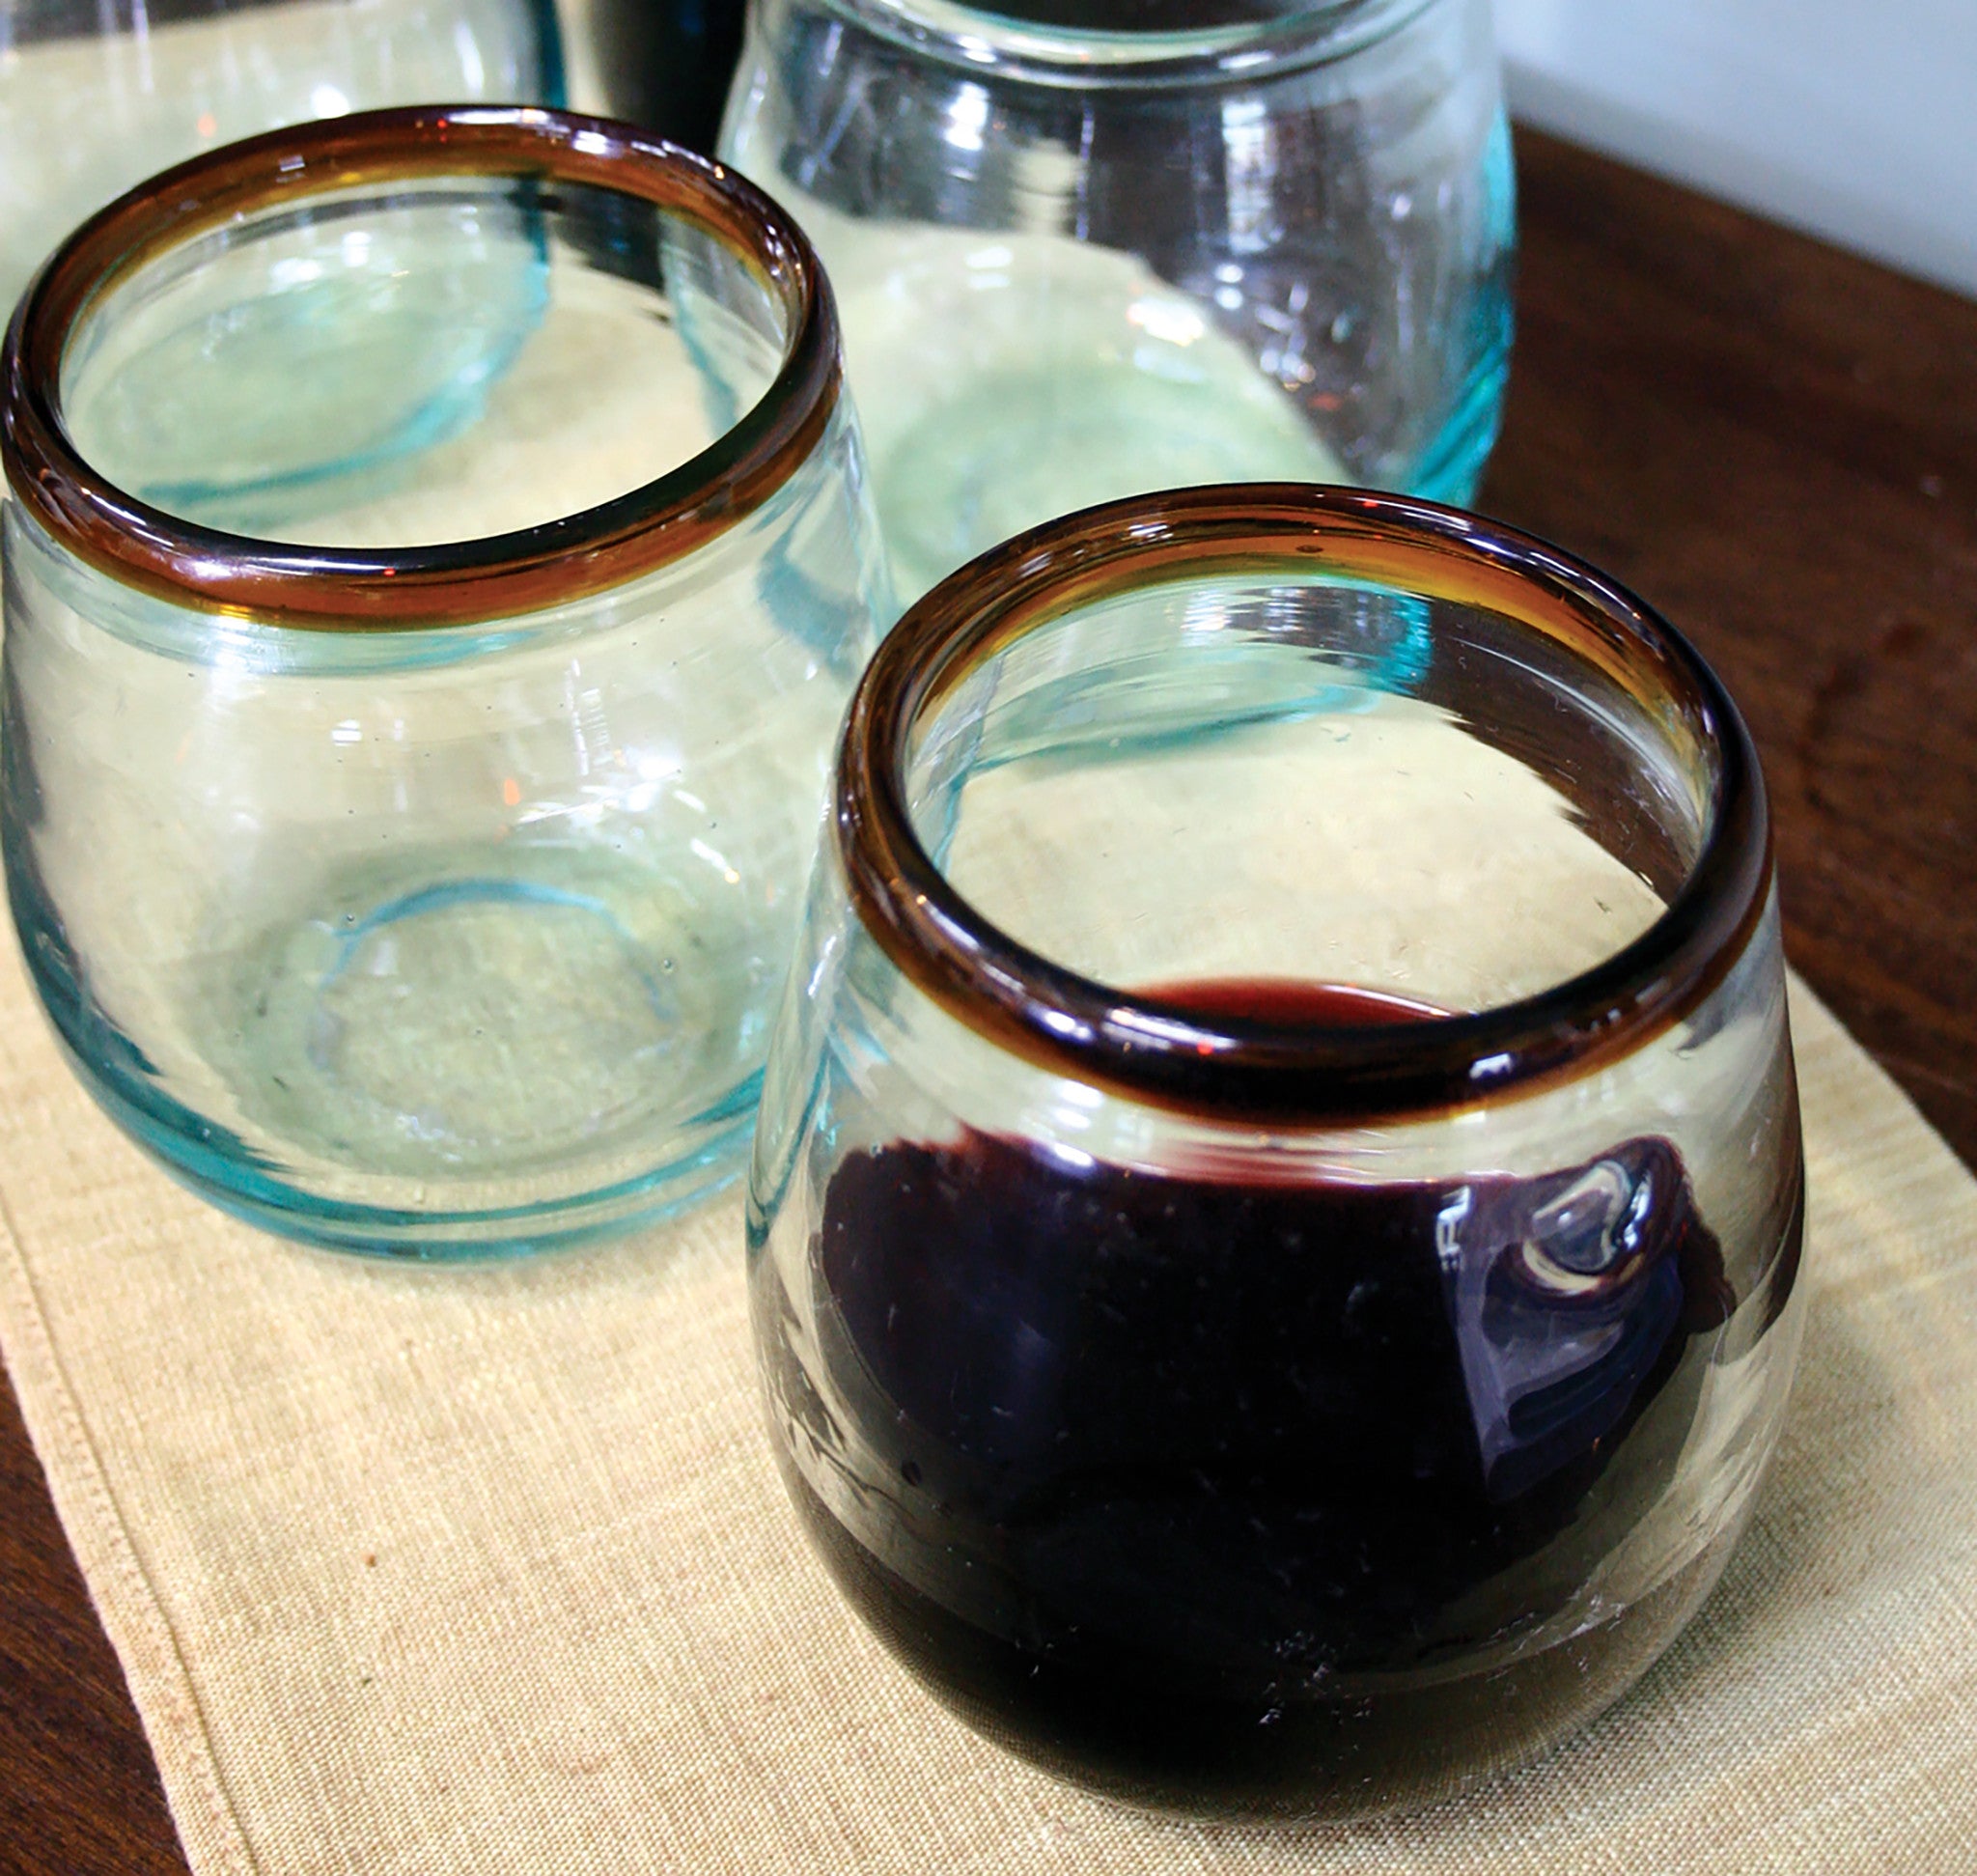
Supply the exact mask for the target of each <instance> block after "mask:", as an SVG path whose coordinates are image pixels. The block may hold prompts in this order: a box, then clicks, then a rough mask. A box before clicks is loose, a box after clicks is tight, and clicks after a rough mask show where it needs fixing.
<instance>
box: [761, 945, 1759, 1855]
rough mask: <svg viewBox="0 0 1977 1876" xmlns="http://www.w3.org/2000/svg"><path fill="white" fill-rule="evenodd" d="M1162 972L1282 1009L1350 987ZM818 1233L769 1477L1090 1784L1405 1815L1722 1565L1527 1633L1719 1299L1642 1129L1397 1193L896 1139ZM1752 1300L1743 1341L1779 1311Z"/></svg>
mask: <svg viewBox="0 0 1977 1876" xmlns="http://www.w3.org/2000/svg"><path fill="white" fill-rule="evenodd" d="M1156 994H1161V995H1163V996H1165V997H1167V998H1168V999H1170V1000H1183V998H1184V999H1185V1000H1186V1001H1187V1002H1188V1003H1189V1004H1190V1005H1191V1006H1192V1007H1194V1008H1196V1009H1198V1010H1200V1011H1201V1013H1202V1014H1204V1015H1226V1016H1243V1015H1251V1014H1255V1015H1260V1016H1267V1017H1268V1018H1269V1019H1271V1020H1276V1021H1287V1020H1296V1021H1307V1020H1308V1021H1330V1022H1365V1021H1368V1020H1369V1003H1370V1001H1371V1000H1372V999H1369V998H1368V997H1367V996H1366V994H1363V993H1352V992H1341V991H1338V990H1336V989H1334V988H1332V987H1287V986H1281V985H1275V986H1272V985H1267V984H1266V985H1261V986H1260V985H1256V984H1244V985H1218V986H1210V987H1200V986H1195V987H1180V988H1179V989H1167V990H1162V991H1160V992H1158V993H1156ZM1392 1007H1393V1006H1392V1005H1391V1004H1390V1003H1388V1004H1386V1005H1385V1008H1386V1009H1387V1010H1391V1009H1392ZM1293 1009H1295V1010H1296V1011H1298V1012H1299V1014H1298V1015H1297V1016H1296V1017H1295V1018H1292V1017H1291V1016H1290V1015H1289V1014H1288V1013H1289V1012H1290V1011H1291V1010H1293ZM1407 1014H1423V1012H1408V1013H1407ZM1387 1020H1404V1019H1403V1018H1399V1017H1388V1018H1387ZM1793 1192H1794V1195H1795V1196H1796V1184H1795V1185H1794V1187H1793ZM1788 1209H1789V1208H1788ZM1793 1216H1794V1218H1795V1220H1796V1214H1794V1215H1793ZM1792 1232H1793V1234H1794V1235H1793V1248H1794V1249H1796V1221H1795V1223H1794V1224H1793V1226H1792ZM1773 1242H1774V1243H1775V1238H1774V1240H1773ZM810 1255H811V1276H810V1281H811V1285H812V1293H813V1301H814V1304H815V1307H816V1311H817V1331H818V1332H817V1343H816V1348H815V1351H814V1353H812V1354H809V1355H807V1356H805V1357H803V1358H798V1356H797V1355H796V1354H795V1353H794V1345H793V1343H792V1342H791V1340H790V1338H788V1337H786V1336H785V1335H783V1334H781V1333H780V1332H778V1330H777V1326H778V1325H780V1324H782V1323H785V1322H788V1321H790V1320H792V1317H793V1312H792V1308H791V1304H790V1302H789V1300H788V1298H787V1297H785V1296H784V1295H783V1294H782V1292H781V1285H780V1281H779V1279H778V1278H777V1277H776V1276H775V1274H774V1267H773V1265H772V1264H771V1262H770V1261H769V1260H767V1259H761V1260H758V1262H757V1265H756V1279H757V1282H758V1285H759V1286H760V1287H759V1288H758V1293H757V1296H756V1308H757V1311H758V1326H759V1330H760V1331H761V1333H762V1341H763V1346H764V1347H765V1348H766V1350H768V1351H769V1352H770V1354H769V1362H770V1367H769V1374H768V1380H769V1385H770V1389H771V1393H772V1396H773V1397H774V1399H775V1402H776V1405H777V1408H778V1412H779V1416H780V1417H781V1418H783V1420H784V1422H785V1424H786V1425H787V1426H789V1427H792V1428H794V1431H795V1437H796V1438H797V1439H798V1440H799V1441H802V1442H809V1443H811V1445H812V1447H813V1456H814V1458H815V1459H816V1460H817V1462H818V1467H817V1468H815V1469H813V1470H817V1472H818V1475H819V1476H820V1477H823V1478H829V1479H833V1480H835V1481H837V1484H838V1486H841V1487H842V1490H841V1491H840V1492H839V1495H838V1497H837V1498H835V1499H834V1500H833V1502H832V1503H831V1504H827V1503H826V1502H825V1500H824V1498H820V1497H819V1496H818V1493H817V1491H816V1490H815V1489H813V1487H812V1485H811V1484H809V1483H807V1482H805V1480H804V1479H803V1478H802V1477H800V1476H798V1473H797V1469H796V1468H795V1467H794V1466H790V1467H788V1469H787V1470H789V1472H790V1478H791V1484H792V1487H793V1490H794V1494H795V1497H796V1500H797V1503H798V1505H799V1507H800V1508H801V1509H802V1510H803V1511H804V1513H805V1516H806V1519H807V1521H808V1523H809V1525H810V1526H811V1529H812V1533H813V1535H814V1537H815V1539H816V1541H817V1542H818V1544H819V1547H820V1549H821V1551H822V1553H823V1554H824V1556H825V1558H826V1560H827V1561H828V1562H829V1563H830V1565H831V1567H832V1570H833V1573H834V1574H835V1575H836V1577H837V1579H838V1581H839V1582H840V1583H841V1584H842V1585H843V1586H844V1588H845V1589H846V1590H847V1592H848V1593H849V1595H850V1596H851V1597H852V1599H853V1600H854V1602H855V1603H856V1604H857V1605H858V1606H859V1608H860V1609H861V1610H862V1611H863V1613H864V1614H865V1616H866V1617H867V1619H868V1620H869V1621H870V1622H871V1623H872V1624H873V1626H874V1627H875V1628H876V1629H877V1631H878V1633H879V1634H880V1635H881V1636H882V1637H884V1638H885V1639H886V1640H887V1641H888V1643H889V1644H890V1645H891V1646H892V1648H893V1649H894V1651H895V1652H896V1653H897V1654H898V1655H899V1656H900V1657H901V1658H902V1659H903V1660H904V1661H905V1663H906V1664H907V1666H910V1667H911V1668H913V1670H914V1671H915V1672H916V1673H917V1674H918V1675H919V1676H920V1677H921V1678H922V1679H923V1680H924V1681H925V1682H926V1683H927V1685H929V1686H930V1687H931V1688H932V1689H933V1691H934V1692H935V1693H936V1694H939V1695H940V1696H941V1697H942V1698H944V1699H945V1700H947V1701H948V1703H949V1704H950V1705H952V1706H954V1707H955V1708H956V1709H957V1710H958V1711H960V1712H961V1713H962V1714H963V1715H964V1717H966V1718H967V1719H969V1720H970V1721H971V1722H973V1723H975V1724H976V1725H978V1726H980V1727H981V1728H982V1729H983V1730H985V1731H987V1732H989V1734H990V1735H991V1736H993V1737H996V1738H997V1739H999V1740H1001V1741H1002V1742H1003V1743H1005V1744H1007V1745H1009V1746H1011V1747H1013V1748H1014V1749H1016V1750H1019V1751H1021V1752H1023V1753H1024V1754H1025V1755H1026V1756H1029V1757H1031V1758H1033V1759H1035V1760H1037V1761H1038V1762H1040V1763H1042V1764H1044V1765H1045V1766H1046V1767H1048V1768H1050V1769H1052V1770H1055V1771H1057V1772H1060V1773H1062V1774H1065V1775H1066V1776H1069V1777H1072V1778H1076V1779H1078V1780H1080V1781H1082V1782H1084V1783H1087V1784H1090V1785H1093V1786H1096V1787H1098V1788H1100V1789H1103V1790H1107V1791H1111V1792H1113V1793H1116V1794H1118V1795H1121V1796H1124V1797H1127V1798H1129V1799H1133V1800H1136V1801H1138V1802H1141V1803H1147V1804H1152V1805H1156V1806H1163V1807H1168V1808H1174V1809H1180V1810H1184V1811H1190V1812H1196V1813H1204V1814H1220V1815H1234V1816H1245V1815H1246V1816H1271V1815H1281V1816H1323V1815H1328V1814H1344V1813H1350V1812H1353V1811H1358V1810H1364V1809H1369V1808H1375V1807H1378V1806H1387V1805H1393V1804H1404V1803H1408V1802H1419V1801H1424V1800H1427V1799H1432V1798H1434V1797H1435V1796H1438V1795H1440V1794H1442V1793H1444V1792H1446V1791H1448V1790H1451V1789H1453V1788H1455V1787H1456V1786H1457V1785H1459V1784H1460V1783H1461V1782H1462V1781H1464V1780H1465V1779H1466V1778H1469V1777H1473V1776H1474V1775H1476V1774H1477V1773H1479V1772H1482V1771H1486V1770H1488V1769H1490V1767H1492V1766H1494V1765H1497V1764H1501V1763H1504V1762H1506V1761H1508V1760H1511V1759H1514V1758H1517V1757H1519V1756H1522V1755H1524V1754H1525V1753H1526V1752H1528V1751H1529V1750H1532V1749H1533V1748H1535V1747H1536V1746H1538V1745H1541V1744H1543V1743H1545V1741H1546V1740H1548V1739H1549V1738H1551V1737H1553V1736H1555V1735H1556V1733H1557V1732H1558V1731H1559V1730H1561V1729H1562V1728H1563V1727H1564V1726H1566V1725H1568V1724H1570V1723H1571V1722H1573V1720H1575V1719H1579V1718H1583V1717H1585V1716H1587V1715H1589V1714H1590V1713H1591V1712H1594V1711H1597V1710H1598V1708H1599V1707H1600V1706H1601V1705H1603V1704H1604V1703H1605V1701H1606V1700H1607V1699H1608V1698H1610V1697H1612V1695H1614V1694H1617V1693H1618V1692H1620V1691H1621V1690H1622V1689H1623V1688H1624V1687H1625V1686H1626V1685H1628V1684H1629V1682H1630V1681H1631V1680H1632V1679H1633V1678H1634V1676H1635V1675H1636V1674H1637V1673H1638V1672H1639V1671H1640V1670H1641V1668H1642V1667H1643V1666H1645V1665H1646V1663H1647V1662H1648V1661H1649V1660H1651V1659H1652V1658H1653V1656H1654V1654H1655V1653H1656V1652H1657V1651H1658V1649H1659V1648H1660V1646H1661V1645H1663V1643H1664V1642H1665V1641H1666V1639H1667V1638H1668V1637H1669V1636H1670V1635H1671V1634H1672V1633H1673V1631H1674V1629H1675V1628H1676V1627H1677V1626H1679V1624H1680V1622H1681V1621H1682V1620H1683V1619H1685V1616H1686V1614H1687V1612H1688V1610H1689V1609H1690V1607H1691V1606H1692V1604H1693V1601H1694V1599H1695V1598H1696V1597H1697V1596H1698V1595H1700V1594H1701V1593H1702V1591H1703V1590H1704V1589H1706V1588H1707V1586H1708V1582H1709V1580H1710V1577H1711V1575H1712V1572H1713V1569H1714V1568H1715V1566H1716V1564H1717V1563H1718V1562H1719V1561H1720V1557H1719V1556H1718V1555H1717V1554H1714V1553H1709V1554H1704V1555H1703V1556H1701V1557H1699V1558H1698V1559H1697V1561H1696V1562H1695V1563H1694V1564H1693V1565H1692V1566H1691V1567H1690V1568H1689V1569H1687V1570H1686V1571H1685V1572H1683V1573H1681V1574H1680V1575H1678V1577H1677V1578H1676V1579H1675V1580H1674V1581H1673V1582H1669V1583H1667V1584H1664V1585H1663V1586H1662V1587H1661V1588H1660V1589H1659V1590H1658V1591H1657V1593H1656V1594H1655V1595H1653V1596H1650V1597H1648V1598H1646V1599H1645V1600H1643V1601H1640V1602H1637V1603H1636V1604H1635V1605H1634V1607H1633V1608H1632V1609H1631V1610H1629V1612H1628V1613H1627V1614H1625V1615H1624V1616H1616V1617H1615V1618H1614V1619H1612V1620H1609V1621H1603V1622H1600V1623H1596V1624H1594V1625H1593V1626H1591V1627H1590V1628H1588V1629H1586V1630H1585V1631H1584V1632H1583V1633H1579V1634H1576V1635H1569V1634H1567V1633H1566V1632H1565V1631H1564V1630H1558V1629H1550V1628H1547V1627H1546V1624H1547V1623H1553V1622H1554V1621H1555V1620H1556V1618H1557V1617H1558V1616H1559V1615H1560V1613H1561V1611H1564V1610H1567V1609H1568V1607H1569V1606H1570V1605H1571V1603H1572V1599H1573V1596H1574V1594H1575V1592H1576V1591H1577V1590H1578V1589H1579V1588H1580V1587H1581V1585H1583V1584H1584V1583H1585V1582H1586V1581H1587V1579H1588V1577H1589V1576H1590V1575H1591V1574H1592V1573H1593V1571H1594V1569H1595V1566H1596V1565H1598V1564H1599V1563H1600V1562H1601V1559H1603V1558H1605V1557H1606V1556H1607V1555H1608V1554H1610V1553H1611V1552H1612V1551H1613V1550H1614V1549H1615V1547H1616V1546H1617V1545H1618V1544H1619V1542H1620V1541H1621V1539H1622V1538H1623V1537H1624V1536H1625V1535H1626V1533H1627V1532H1628V1531H1629V1530H1630V1529H1631V1528H1632V1527H1633V1526H1635V1525H1636V1524H1637V1523H1638V1522H1639V1520H1640V1519H1641V1518H1642V1516H1643V1515H1644V1514H1645V1513H1646V1512H1647V1511H1648V1510H1649V1509H1650V1507H1652V1506H1653V1505H1654V1504H1655V1502H1656V1501H1657V1499H1658V1498H1660V1497H1661V1495H1662V1494H1663V1493H1664V1492H1665V1490H1666V1489H1667V1486H1668V1484H1669V1482H1670V1480H1671V1479H1672V1477H1673V1475H1674V1470H1675V1466H1676V1462H1677V1459H1678V1456H1679V1454H1680V1453H1681V1450H1682V1446H1683V1442H1684V1440H1685V1436H1686V1435H1687V1433H1688V1431H1689V1428H1690V1426H1691V1424H1692V1422H1693V1419H1694V1415H1695V1412H1696V1406H1697V1400H1698V1393H1699V1389H1700V1387H1701V1384H1702V1380H1703V1375H1704V1372H1705V1369H1706V1367H1707V1364H1708V1359H1709V1355H1710V1352H1711V1350H1712V1348H1713V1347H1715V1346H1716V1345H1717V1344H1718V1342H1719V1341H1720V1340H1721V1339H1722V1334H1721V1332H1722V1331H1724V1330H1726V1328H1727V1327H1729V1326H1730V1325H1732V1322H1733V1317H1735V1316H1736V1315H1737V1313H1738V1309H1739V1298H1738V1296H1737V1295H1736V1294H1735V1293H1734V1291H1733V1288H1732V1285H1731V1283H1730V1281H1729V1279H1728V1277H1727V1276H1726V1273H1725V1267H1724V1259H1723V1255H1722V1251H1721V1247H1720V1246H1719V1245H1718V1243H1717V1241H1716V1239H1715V1237H1714V1236H1713V1235H1712V1232H1711V1231H1710V1230H1709V1228H1708V1227H1707V1225H1706V1224H1705V1223H1704V1221H1703V1220H1702V1218H1700V1217H1699V1216H1698V1214H1697V1211H1696V1208H1695V1205H1694V1201H1693V1198H1692V1195H1691V1192H1690V1189H1689V1184H1688V1180H1687V1177H1686V1173H1685V1168H1684V1166H1683V1163H1682V1162H1681V1160H1680V1159H1679V1157H1678V1156H1677V1154H1676V1153H1675V1151H1674V1149H1673V1148H1672V1147H1671V1146H1670V1145H1669V1144H1668V1143H1667V1142H1666V1141H1664V1140H1660V1139H1656V1138H1635V1139H1629V1140H1625V1141H1621V1142H1617V1143H1615V1144H1614V1145H1613V1146H1612V1147H1611V1148H1610V1149H1609V1150H1608V1151H1607V1152H1605V1153H1604V1154H1602V1155H1601V1156H1600V1157H1599V1158H1598V1159H1597V1160H1594V1161H1589V1162H1583V1163H1581V1164H1578V1165H1571V1166H1565V1167H1561V1168H1560V1169H1558V1170H1557V1171H1555V1172H1549V1173H1546V1174H1545V1175H1543V1176H1540V1177H1533V1178H1522V1179H1519V1178H1510V1177H1504V1176H1484V1177H1477V1178H1472V1179H1469V1180H1466V1181H1462V1182H1460V1183H1455V1182H1451V1183H1434V1182H1399V1181H1397V1182H1395V1183H1392V1184H1388V1185H1365V1184H1348V1183H1345V1182H1336V1183H1301V1184H1289V1183H1286V1182H1285V1181H1284V1180H1283V1178H1282V1177H1281V1175H1277V1176H1272V1177H1260V1178H1258V1179H1255V1180H1251V1179H1248V1178H1245V1177H1243V1176H1242V1175H1241V1173H1240V1171H1239V1172H1238V1173H1237V1174H1236V1175H1233V1176H1231V1175H1226V1174H1225V1175H1219V1176H1217V1177H1214V1178H1204V1177H1190V1176H1182V1175H1176V1174H1173V1173H1155V1172H1147V1171H1142V1170H1138V1169H1134V1168H1129V1167H1127V1166H1122V1165H1113V1164H1108V1163H1105V1162H1096V1163H1093V1162H1075V1161H1073V1160H1072V1159H1071V1158H1068V1157H1064V1156H1059V1155H1055V1154H1052V1153H1050V1152H1048V1151H1045V1150H1041V1149H1038V1148H1036V1147H1033V1146H1031V1145H1029V1144H1027V1143H1025V1142H1021V1141H1017V1140H1013V1139H1007V1138H1000V1137H994V1136H989V1135H985V1134H962V1135H961V1137H960V1138H959V1139H956V1140H953V1141H950V1142H946V1143H941V1144H923V1143H916V1142H910V1141H905V1140H902V1141H896V1142H894V1143H892V1144H890V1145H887V1146H884V1147H882V1148H880V1149H877V1150H876V1151H869V1152H860V1153H856V1154H853V1155H852V1156H850V1157H849V1158H848V1159H847V1160H845V1161H844V1162H842V1163H841V1164H840V1165H839V1166H838V1167H837V1169H836V1171H835V1172H834V1173H833V1174H832V1176H831V1178H830V1181H829V1184H828V1187H827V1189H826V1192H825V1195H824V1205H823V1217H822V1221H821V1228H820V1230H819V1233H818V1235H817V1237H816V1239H815V1241H814V1242H813V1245H812V1246H811V1253H810ZM1763 1287H1764V1288H1766V1290H1767V1292H1768V1295H1767V1298H1766V1300H1765V1301H1764V1302H1762V1303H1758V1302H1755V1300H1753V1310H1758V1309H1761V1310H1762V1312H1763V1313H1762V1320H1761V1321H1760V1320H1754V1318H1753V1313H1752V1312H1749V1311H1747V1312H1746V1314H1745V1318H1744V1320H1743V1324H1742V1330H1743V1332H1744V1333H1747V1334H1753V1335H1754V1334H1756V1333H1761V1332H1762V1330H1763V1328H1764V1327H1765V1326H1767V1325H1768V1322H1769V1321H1770V1320H1771V1319H1772V1318H1773V1317H1774V1316H1775V1315H1776V1313H1777V1309H1778V1307H1780V1306H1781V1304H1782V1293H1781V1287H1780V1284H1779V1283H1775V1282H1774V1283H1768V1284H1767V1285H1765V1286H1763ZM1789 1287H1790V1271H1789V1269H1787V1270H1785V1272H1784V1274H1783V1278H1782V1290H1789ZM1732 1332H1733V1333H1734V1332H1736V1331H1735V1330H1733V1331H1732ZM810 1361H815V1362H816V1363H818V1364H820V1365H821V1375H820V1377H819V1383H818V1384H816V1385H814V1384H813V1382H812V1380H811V1378H810V1375H809V1373H808V1372H807V1368H806V1364H807V1363H808V1362H810ZM852 1455H855V1458H853V1457H852ZM785 1457H786V1460H787V1458H788V1455H785ZM834 1489H835V1488H834ZM1565 1626H1566V1629H1570V1628H1571V1627H1572V1623H1571V1622H1570V1621H1568V1622H1567V1623H1566V1625H1565Z"/></svg>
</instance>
